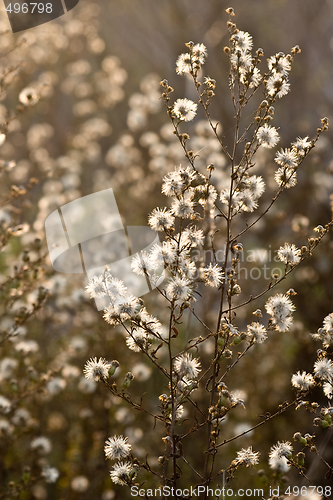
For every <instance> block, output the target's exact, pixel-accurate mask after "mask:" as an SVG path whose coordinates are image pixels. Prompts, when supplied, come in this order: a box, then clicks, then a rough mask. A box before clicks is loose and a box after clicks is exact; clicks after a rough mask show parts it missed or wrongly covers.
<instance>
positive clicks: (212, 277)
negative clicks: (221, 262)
mask: <svg viewBox="0 0 333 500" xmlns="http://www.w3.org/2000/svg"><path fill="white" fill-rule="evenodd" d="M203 276H204V279H205V285H209V286H212V287H218V286H220V284H221V283H222V280H223V272H222V269H221V268H220V267H219V266H218V265H217V264H215V265H214V266H213V265H212V264H211V263H210V264H209V266H208V267H205V268H204V269H203Z"/></svg>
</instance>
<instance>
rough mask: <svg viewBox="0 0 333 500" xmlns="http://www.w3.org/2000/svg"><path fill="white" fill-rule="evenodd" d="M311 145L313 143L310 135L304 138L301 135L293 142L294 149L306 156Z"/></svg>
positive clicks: (300, 154)
mask: <svg viewBox="0 0 333 500" xmlns="http://www.w3.org/2000/svg"><path fill="white" fill-rule="evenodd" d="M311 145H312V143H311V141H309V137H308V136H306V137H304V138H303V139H302V138H301V137H297V139H296V141H295V142H292V143H291V146H292V150H293V151H295V152H296V154H298V155H299V156H304V155H305V153H306V152H307V151H308V149H309V147H310V146H311Z"/></svg>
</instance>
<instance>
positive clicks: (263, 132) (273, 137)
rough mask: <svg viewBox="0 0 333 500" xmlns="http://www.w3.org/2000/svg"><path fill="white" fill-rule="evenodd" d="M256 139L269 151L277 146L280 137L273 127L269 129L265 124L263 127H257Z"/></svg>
mask: <svg viewBox="0 0 333 500" xmlns="http://www.w3.org/2000/svg"><path fill="white" fill-rule="evenodd" d="M257 139H258V141H259V142H260V144H261V145H262V146H263V147H264V148H269V149H270V148H274V146H276V145H277V143H278V142H279V140H280V137H279V134H278V132H277V130H276V128H275V127H271V126H270V125H267V123H265V125H263V126H262V127H259V129H258V132H257Z"/></svg>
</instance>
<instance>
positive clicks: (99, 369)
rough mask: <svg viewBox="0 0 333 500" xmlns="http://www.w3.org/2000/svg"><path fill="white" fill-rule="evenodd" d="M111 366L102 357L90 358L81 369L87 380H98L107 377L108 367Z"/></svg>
mask: <svg viewBox="0 0 333 500" xmlns="http://www.w3.org/2000/svg"><path fill="white" fill-rule="evenodd" d="M110 368H111V365H110V363H108V362H107V361H106V359H104V358H99V360H98V361H97V358H90V359H89V360H88V361H87V362H86V364H85V366H84V369H83V373H84V376H85V377H86V378H87V379H88V380H94V381H95V382H98V381H99V380H102V379H107V378H109V369H110Z"/></svg>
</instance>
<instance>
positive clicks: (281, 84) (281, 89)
mask: <svg viewBox="0 0 333 500" xmlns="http://www.w3.org/2000/svg"><path fill="white" fill-rule="evenodd" d="M266 89H267V93H268V95H269V96H270V97H278V98H279V99H281V97H283V96H285V95H287V94H288V92H289V90H290V84H289V83H288V82H287V81H286V79H285V78H283V77H282V76H281V75H280V74H279V73H276V74H273V75H272V76H270V77H269V78H268V80H267V81H266Z"/></svg>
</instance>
